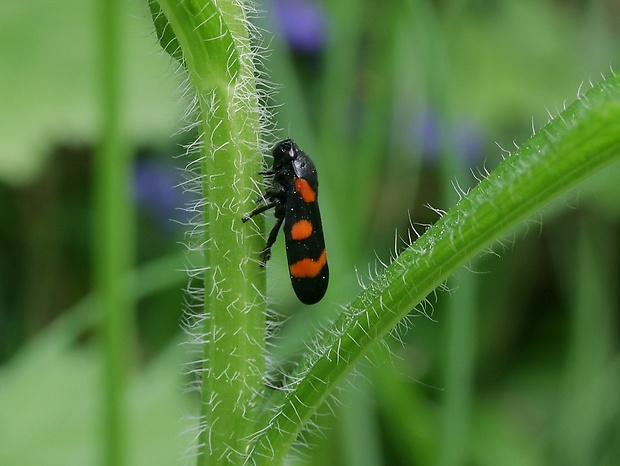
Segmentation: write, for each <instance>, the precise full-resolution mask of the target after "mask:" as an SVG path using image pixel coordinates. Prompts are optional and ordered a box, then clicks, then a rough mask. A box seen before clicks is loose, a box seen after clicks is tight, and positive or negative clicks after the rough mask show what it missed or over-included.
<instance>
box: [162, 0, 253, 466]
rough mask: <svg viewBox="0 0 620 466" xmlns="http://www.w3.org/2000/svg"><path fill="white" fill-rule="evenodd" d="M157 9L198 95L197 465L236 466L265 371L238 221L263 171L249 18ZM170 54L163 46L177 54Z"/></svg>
mask: <svg viewBox="0 0 620 466" xmlns="http://www.w3.org/2000/svg"><path fill="white" fill-rule="evenodd" d="M159 6H160V7H161V14H163V18H164V20H162V16H156V17H155V24H156V27H157V21H159V22H160V25H161V24H162V23H163V24H164V29H161V26H160V29H161V31H162V32H161V33H160V37H164V36H165V34H164V32H165V26H166V25H167V24H169V26H170V27H171V30H172V31H173V33H174V35H171V34H170V33H169V32H168V36H167V40H168V44H176V43H178V45H179V46H180V49H181V51H182V63H183V64H184V65H185V67H186V70H187V72H188V74H189V78H190V82H191V85H192V87H193V89H194V90H195V91H196V94H197V98H198V109H197V114H198V115H197V117H198V128H199V130H200V136H199V141H198V144H197V146H198V147H199V148H200V149H199V159H198V160H199V166H200V173H199V174H198V175H197V181H198V182H199V184H200V188H201V190H202V196H203V202H202V205H201V207H202V219H203V221H202V224H201V225H200V233H199V234H200V238H198V241H197V242H198V245H199V246H200V247H201V248H202V249H203V251H204V264H203V267H202V270H201V271H200V272H201V273H202V274H203V277H204V292H203V296H202V299H203V301H204V308H203V314H202V315H201V316H199V317H198V319H197V321H198V322H201V323H202V324H201V327H202V328H198V329H195V332H197V334H198V340H199V341H200V342H201V343H202V344H203V357H202V358H201V359H202V360H201V363H200V364H201V368H200V373H201V383H202V385H201V400H202V404H201V411H200V424H199V428H200V432H199V436H198V449H199V450H198V460H197V464H199V465H200V464H220V463H221V464H224V463H225V464H243V462H244V460H245V458H246V456H247V454H248V450H249V448H250V445H251V444H250V442H249V440H248V436H249V435H250V434H251V433H252V432H254V431H255V429H256V426H255V421H256V418H257V415H256V412H257V408H256V406H257V403H258V400H257V397H258V396H259V394H260V393H261V392H262V389H263V374H264V370H265V367H264V365H265V363H264V358H265V302H264V290H265V278H264V272H263V271H262V270H261V269H260V268H259V267H258V265H257V262H256V260H252V258H256V253H257V251H258V250H260V246H261V239H260V235H258V234H257V232H256V231H254V230H253V229H252V227H251V226H250V225H243V224H242V222H241V217H242V215H243V214H244V213H246V212H248V211H250V210H251V201H252V198H253V197H254V196H255V194H253V191H254V188H255V180H254V177H256V176H257V172H258V171H259V170H260V167H261V156H260V150H259V141H260V133H259V131H260V128H259V113H258V99H257V96H256V86H255V81H254V79H255V78H254V76H255V68H254V63H253V54H252V50H251V46H250V37H249V32H248V26H249V23H248V21H247V18H246V12H245V10H244V5H243V2H239V1H231V0H227V1H222V0H220V1H218V2H213V1H197V0H186V1H184V2H177V1H173V0H161V1H159ZM151 8H152V10H153V5H152V6H151ZM162 40H163V39H162ZM162 45H164V48H166V47H167V45H165V44H163V43H162ZM170 47H172V45H170ZM175 50H176V49H171V50H168V51H169V53H171V55H173V56H174V57H175V58H177V59H179V58H180V55H179V54H178V53H175Z"/></svg>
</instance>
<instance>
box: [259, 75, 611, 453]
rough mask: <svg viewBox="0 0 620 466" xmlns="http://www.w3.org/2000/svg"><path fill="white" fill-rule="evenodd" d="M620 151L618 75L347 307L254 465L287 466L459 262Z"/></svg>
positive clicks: (288, 394)
mask: <svg viewBox="0 0 620 466" xmlns="http://www.w3.org/2000/svg"><path fill="white" fill-rule="evenodd" d="M619 155H620V79H619V78H618V77H616V76H613V77H611V78H609V79H608V80H606V81H604V82H603V83H601V84H600V85H598V86H597V87H595V88H594V89H592V90H590V91H589V92H588V93H587V94H586V95H585V96H581V97H580V99H579V100H577V101H576V102H575V103H574V104H572V105H571V106H570V107H568V108H567V109H566V110H564V111H563V112H562V113H561V114H560V115H559V116H558V117H557V118H555V119H554V120H553V121H551V122H550V123H548V124H547V125H546V126H544V127H543V128H542V129H541V130H540V131H539V132H538V133H537V134H536V135H534V136H533V137H532V138H531V139H530V140H528V141H527V142H526V143H525V144H524V145H523V146H522V147H521V148H520V149H518V150H517V151H516V152H515V153H514V154H512V155H511V156H510V157H508V158H507V159H506V160H504V162H502V164H500V166H499V167H498V168H497V169H496V170H495V171H494V172H493V173H491V174H490V175H489V176H488V177H487V178H486V179H484V180H483V181H482V182H481V183H480V184H479V185H478V186H477V187H476V188H475V189H473V190H472V191H471V192H470V193H469V194H468V195H467V196H465V197H464V198H463V199H461V201H460V202H459V203H458V204H457V205H456V206H455V207H454V208H453V209H451V210H450V211H449V212H448V213H446V214H445V215H444V216H443V217H442V218H441V219H440V220H439V221H438V222H437V223H436V224H435V225H434V226H433V227H432V228H431V229H429V231H428V232H426V234H424V235H423V236H422V237H420V238H419V239H418V240H417V241H416V242H415V243H414V244H413V245H411V246H410V247H409V248H408V249H407V250H405V251H404V252H403V253H402V254H401V255H400V256H399V257H398V258H397V259H396V260H395V261H394V262H393V263H392V264H391V265H390V266H389V267H388V268H387V270H386V271H385V272H384V273H383V274H382V275H381V276H379V277H377V279H376V280H375V281H374V282H373V283H372V284H371V285H370V286H369V287H368V288H367V289H366V290H365V291H364V292H363V293H362V294H360V295H359V296H358V297H357V298H356V299H355V300H354V301H353V302H352V303H351V304H350V305H349V306H347V308H346V310H345V312H343V314H342V315H341V316H340V318H339V319H338V320H337V321H336V322H335V323H334V325H333V327H332V328H331V330H330V332H329V333H326V334H325V336H324V337H323V338H322V339H320V340H319V341H318V343H317V345H316V350H315V351H313V352H312V353H311V354H309V355H308V357H307V358H306V360H305V361H304V362H303V363H302V364H301V365H300V367H299V368H298V370H297V371H296V373H294V374H292V376H291V380H293V382H292V384H291V385H290V386H289V387H288V390H285V391H282V392H280V393H278V394H276V395H274V396H273V397H272V398H273V399H272V400H271V401H272V402H273V411H272V413H270V414H268V415H266V416H265V419H264V421H263V422H264V427H265V428H264V430H262V431H261V433H260V435H257V438H256V447H255V451H254V455H255V458H256V461H257V463H258V464H281V463H282V462H283V461H284V456H285V455H286V452H287V451H288V449H289V448H290V446H291V445H292V443H293V442H294V440H295V438H296V437H297V435H298V434H299V432H300V431H301V429H302V428H303V426H304V425H305V423H306V422H307V421H308V420H309V419H310V418H311V416H312V415H313V414H314V413H315V411H316V409H317V407H318V406H319V405H320V404H321V403H322V402H323V401H324V400H325V398H326V397H327V396H328V395H329V394H330V393H331V392H332V390H333V389H334V387H335V386H336V385H337V384H338V383H339V382H340V381H341V380H342V379H343V377H344V376H345V375H346V374H347V373H349V372H350V371H351V370H352V368H353V367H354V365H355V364H356V363H357V362H358V361H359V360H360V359H361V358H362V357H363V356H364V355H365V354H366V353H367V352H368V350H369V349H370V348H371V347H372V346H373V345H374V343H376V342H377V341H378V340H379V339H381V338H383V337H384V336H385V335H386V334H387V333H388V332H389V331H390V330H391V329H393V328H394V326H395V325H396V324H397V323H398V321H399V320H401V319H402V318H404V317H405V316H406V315H407V313H408V312H409V311H410V310H411V309H412V308H413V307H414V306H416V305H417V304H419V303H420V302H421V301H422V300H423V299H425V297H426V296H427V295H428V294H429V293H430V292H431V291H432V290H433V289H435V288H436V287H437V286H438V285H439V284H441V282H442V281H443V280H445V279H446V278H447V277H448V276H449V275H450V274H452V273H453V272H454V271H455V269H456V268H458V267H459V266H461V265H462V264H464V263H465V262H467V260H469V259H470V258H472V257H473V256H475V255H476V254H478V253H479V252H480V251H481V250H482V249H483V248H485V247H488V246H489V245H490V244H491V243H492V242H493V241H495V240H497V239H498V238H499V237H500V236H501V235H502V234H504V233H506V231H507V230H508V229H510V228H511V227H513V226H514V225H515V224H517V223H518V222H521V221H523V220H524V219H526V218H527V217H528V216H529V215H531V214H532V213H534V212H535V211H536V210H538V209H540V208H541V207H543V206H544V205H545V204H547V203H548V202H550V201H551V200H553V199H554V198H555V197H557V196H558V195H560V194H562V193H563V192H565V191H566V190H568V189H569V188H570V187H572V186H574V185H575V184H576V183H578V182H579V181H581V180H583V179H584V178H586V177H587V176H589V175H591V174H593V173H594V172H596V171H598V170H600V169H601V168H602V167H604V166H605V165H607V164H609V163H611V162H612V161H614V160H616V159H618V156H619ZM273 413H275V414H273Z"/></svg>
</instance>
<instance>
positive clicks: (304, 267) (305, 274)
mask: <svg viewBox="0 0 620 466" xmlns="http://www.w3.org/2000/svg"><path fill="white" fill-rule="evenodd" d="M325 264H327V252H326V251H325V249H323V252H322V253H321V255H320V256H319V258H318V259H317V260H314V259H310V258H307V257H306V258H305V259H302V260H300V261H297V262H295V263H294V264H293V265H291V266H290V267H289V271H290V273H291V276H293V277H295V278H314V277H316V276H317V275H318V274H319V273H320V272H321V270H322V269H323V267H325Z"/></svg>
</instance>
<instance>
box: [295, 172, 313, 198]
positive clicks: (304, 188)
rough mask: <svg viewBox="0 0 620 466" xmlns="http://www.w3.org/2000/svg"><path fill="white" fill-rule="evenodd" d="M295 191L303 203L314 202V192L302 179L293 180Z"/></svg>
mask: <svg viewBox="0 0 620 466" xmlns="http://www.w3.org/2000/svg"><path fill="white" fill-rule="evenodd" d="M295 191H297V193H298V194H299V195H300V196H301V198H302V199H303V200H304V202H314V201H316V191H315V190H314V189H312V186H310V184H309V183H308V182H307V181H306V180H304V179H303V178H295Z"/></svg>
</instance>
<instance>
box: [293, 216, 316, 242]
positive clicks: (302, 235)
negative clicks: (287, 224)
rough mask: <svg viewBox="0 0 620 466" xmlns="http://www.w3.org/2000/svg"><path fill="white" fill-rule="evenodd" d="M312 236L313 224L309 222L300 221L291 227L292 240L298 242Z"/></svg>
mask: <svg viewBox="0 0 620 466" xmlns="http://www.w3.org/2000/svg"><path fill="white" fill-rule="evenodd" d="M310 235H312V223H310V222H309V221H308V220H303V219H302V220H299V221H298V222H297V223H295V224H293V226H292V227H291V238H292V239H294V240H297V241H300V240H302V239H306V238H309V237H310Z"/></svg>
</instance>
